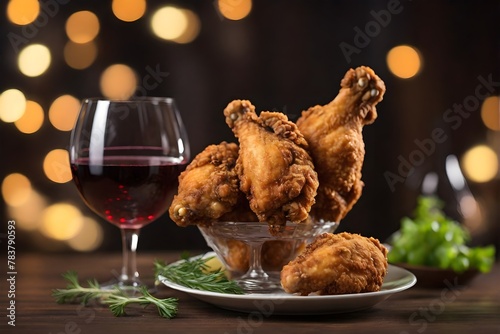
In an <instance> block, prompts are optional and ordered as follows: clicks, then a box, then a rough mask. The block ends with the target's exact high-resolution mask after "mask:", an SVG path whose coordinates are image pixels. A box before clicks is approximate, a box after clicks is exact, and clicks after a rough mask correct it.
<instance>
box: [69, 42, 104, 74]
mask: <svg viewBox="0 0 500 334" xmlns="http://www.w3.org/2000/svg"><path fill="white" fill-rule="evenodd" d="M96 58H97V46H96V44H95V43H94V42H93V41H91V42H88V43H83V44H80V43H75V42H72V41H68V42H67V43H66V45H65V46H64V61H65V62H66V64H68V66H69V67H72V68H74V69H77V70H83V69H85V68H87V67H89V66H90V65H92V63H93V62H94V61H95V60H96Z"/></svg>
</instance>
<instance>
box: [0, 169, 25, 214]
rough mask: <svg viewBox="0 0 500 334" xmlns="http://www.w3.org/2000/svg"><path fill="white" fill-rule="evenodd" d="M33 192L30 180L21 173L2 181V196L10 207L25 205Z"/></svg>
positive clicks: (11, 175)
mask: <svg viewBox="0 0 500 334" xmlns="http://www.w3.org/2000/svg"><path fill="white" fill-rule="evenodd" d="M31 192H32V188H31V182H30V180H29V179H28V178H27V177H26V176H24V175H23V174H20V173H12V174H9V175H7V176H6V177H5V178H4V179H3V181H2V196H3V199H4V201H5V203H7V204H8V205H10V206H20V205H22V204H24V203H25V202H26V201H27V200H28V198H29V197H30V194H31Z"/></svg>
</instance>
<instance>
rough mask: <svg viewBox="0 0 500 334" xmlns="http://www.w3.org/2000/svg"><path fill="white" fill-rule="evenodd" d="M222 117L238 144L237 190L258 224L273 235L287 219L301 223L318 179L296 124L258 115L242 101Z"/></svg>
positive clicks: (281, 117)
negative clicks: (264, 224)
mask: <svg viewBox="0 0 500 334" xmlns="http://www.w3.org/2000/svg"><path fill="white" fill-rule="evenodd" d="M224 115H225V116H226V123H227V124H228V125H229V127H230V128H231V129H232V130H233V132H234V134H235V136H236V137H237V138H238V140H239V143H240V150H239V156H238V160H237V162H236V171H237V173H238V176H239V179H240V189H241V190H242V191H243V192H244V193H245V194H246V196H247V199H248V200H249V202H250V208H251V209H252V211H253V212H255V214H256V215H257V217H258V218H259V221H261V222H267V223H268V224H269V226H270V230H271V231H272V232H273V233H274V232H278V231H279V230H280V227H282V226H283V225H285V224H286V222H287V221H290V222H295V223H298V222H303V221H305V220H306V219H307V218H308V214H309V210H310V209H311V206H312V204H313V203H314V197H315V196H316V189H317V187H318V177H317V174H316V172H315V170H314V166H313V163H312V160H311V157H310V155H309V153H308V152H307V142H306V140H305V139H304V137H303V136H302V134H301V133H300V132H299V131H298V129H297V126H296V125H295V124H294V123H293V122H290V121H289V120H288V118H287V117H286V115H284V114H282V113H278V112H268V111H263V112H261V114H260V116H257V114H256V113H255V107H254V106H253V105H252V104H251V103H250V102H249V101H245V100H235V101H232V102H231V103H229V105H228V106H227V107H226V108H225V110H224Z"/></svg>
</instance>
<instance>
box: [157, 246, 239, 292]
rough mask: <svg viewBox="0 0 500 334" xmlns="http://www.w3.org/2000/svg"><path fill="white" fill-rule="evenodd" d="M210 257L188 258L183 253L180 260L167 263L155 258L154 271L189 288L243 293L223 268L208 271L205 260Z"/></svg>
mask: <svg viewBox="0 0 500 334" xmlns="http://www.w3.org/2000/svg"><path fill="white" fill-rule="evenodd" d="M212 258H213V257H210V258H204V257H198V258H194V259H189V258H188V256H187V255H186V254H184V255H183V256H182V261H179V262H177V263H172V264H169V265H166V264H165V263H164V262H162V261H159V260H155V262H154V266H155V273H156V276H157V277H158V275H161V276H163V277H165V278H166V279H168V280H169V281H171V282H174V283H176V284H179V285H182V286H185V287H188V288H191V289H196V290H204V291H211V292H218V293H230V294H243V293H244V291H243V289H242V288H241V287H240V286H239V285H238V284H237V283H236V282H235V281H232V280H229V279H228V278H227V277H226V275H225V274H224V271H223V270H221V269H217V270H215V271H209V266H208V265H207V262H208V261H209V260H210V259H212Z"/></svg>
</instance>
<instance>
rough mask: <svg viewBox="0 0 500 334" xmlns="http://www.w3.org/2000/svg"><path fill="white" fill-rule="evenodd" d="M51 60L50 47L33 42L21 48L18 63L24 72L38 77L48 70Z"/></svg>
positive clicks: (29, 75)
mask: <svg viewBox="0 0 500 334" xmlns="http://www.w3.org/2000/svg"><path fill="white" fill-rule="evenodd" d="M51 60H52V56H51V55H50V50H49V48H47V47H46V46H45V45H42V44H32V45H28V46H27V47H25V48H24V49H23V50H21V52H20V53H19V58H18V60H17V64H18V66H19V70H20V71H21V73H22V74H24V75H26V76H28V77H37V76H39V75H42V74H43V73H45V71H47V69H48V68H49V66H50V62H51Z"/></svg>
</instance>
